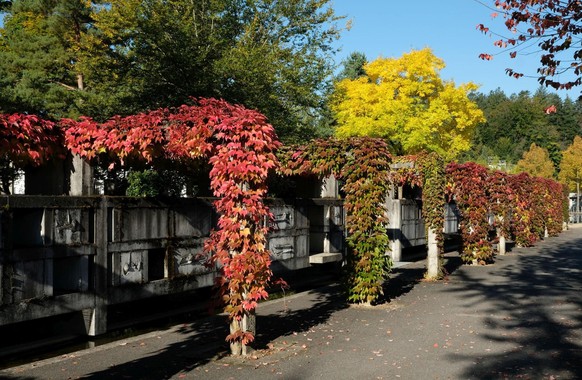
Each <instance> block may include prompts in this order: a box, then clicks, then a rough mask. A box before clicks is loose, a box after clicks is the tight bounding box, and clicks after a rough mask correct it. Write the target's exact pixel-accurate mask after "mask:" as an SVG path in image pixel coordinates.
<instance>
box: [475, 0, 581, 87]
mask: <svg viewBox="0 0 582 380" xmlns="http://www.w3.org/2000/svg"><path fill="white" fill-rule="evenodd" d="M493 4H494V6H495V8H496V9H495V12H494V13H493V14H492V16H493V17H499V14H501V17H503V19H504V24H505V27H506V28H507V30H508V31H509V32H510V33H511V34H510V35H509V36H505V35H501V34H498V33H500V32H496V31H491V29H490V28H489V27H487V26H486V25H484V24H479V25H478V26H477V28H478V29H479V30H481V31H482V32H483V33H485V34H488V35H491V34H494V35H496V36H497V37H499V38H498V39H496V40H495V42H494V45H495V46H496V47H498V48H500V49H502V50H501V52H503V53H508V54H509V56H510V57H511V58H516V57H518V56H525V55H531V54H539V57H540V66H539V68H538V69H537V77H538V81H539V83H540V84H542V85H545V86H550V87H553V88H556V89H570V88H572V87H573V86H578V85H580V84H582V78H581V77H580V74H581V73H582V47H580V44H579V37H578V36H579V35H580V34H581V33H582V22H581V21H580V20H581V19H580V14H582V3H581V2H580V1H578V0H564V1H554V0H535V1H532V0H508V1H502V0H495V1H494V2H493ZM538 48H539V50H538ZM480 57H481V58H482V59H485V60H491V59H493V54H488V53H482V54H480ZM506 72H507V74H508V75H510V76H513V77H515V78H519V77H521V76H523V75H524V73H523V72H521V71H519V70H516V69H512V68H508V69H506Z"/></svg>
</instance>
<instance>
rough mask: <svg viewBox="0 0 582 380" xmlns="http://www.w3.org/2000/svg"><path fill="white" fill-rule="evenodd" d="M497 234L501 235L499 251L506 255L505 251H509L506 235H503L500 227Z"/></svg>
mask: <svg viewBox="0 0 582 380" xmlns="http://www.w3.org/2000/svg"><path fill="white" fill-rule="evenodd" d="M497 236H498V237H499V247H498V249H497V250H498V251H499V254H500V255H505V253H506V252H507V250H506V242H505V236H503V234H502V233H501V230H500V229H499V228H498V229H497Z"/></svg>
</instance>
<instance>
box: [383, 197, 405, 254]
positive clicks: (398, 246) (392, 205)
mask: <svg viewBox="0 0 582 380" xmlns="http://www.w3.org/2000/svg"><path fill="white" fill-rule="evenodd" d="M387 203H388V204H387V205H386V206H387V207H386V210H387V212H388V221H389V226H390V236H391V241H390V250H391V253H390V254H391V256H392V261H393V262H397V261H402V206H401V204H400V200H399V199H388V200H387Z"/></svg>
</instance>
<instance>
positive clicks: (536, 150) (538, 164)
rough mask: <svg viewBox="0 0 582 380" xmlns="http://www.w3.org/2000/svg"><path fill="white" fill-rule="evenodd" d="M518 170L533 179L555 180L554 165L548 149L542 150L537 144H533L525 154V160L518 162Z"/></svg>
mask: <svg viewBox="0 0 582 380" xmlns="http://www.w3.org/2000/svg"><path fill="white" fill-rule="evenodd" d="M516 169H517V170H518V171H522V172H526V173H528V174H530V175H531V176H533V177H544V178H553V177H554V173H555V168H554V163H553V162H552V160H551V159H550V155H549V153H548V151H547V149H544V148H540V147H539V146H537V145H536V144H531V146H530V147H529V150H528V151H527V152H525V153H524V154H523V158H522V159H521V160H519V161H518V162H517V166H516Z"/></svg>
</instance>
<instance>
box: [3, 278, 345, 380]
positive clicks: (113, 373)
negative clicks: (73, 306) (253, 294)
mask: <svg viewBox="0 0 582 380" xmlns="http://www.w3.org/2000/svg"><path fill="white" fill-rule="evenodd" d="M310 293H311V298H312V301H311V302H310V303H309V304H305V305H299V308H295V307H294V308H293V309H290V310H287V311H285V312H279V311H275V312H273V313H271V314H267V315H263V313H262V312H261V311H260V310H259V315H258V316H257V340H256V343H255V345H254V346H255V348H257V349H263V348H266V347H267V344H268V343H269V342H272V341H273V340H275V339H276V338H278V337H281V336H285V335H289V334H292V333H294V332H302V331H308V330H309V329H311V328H312V327H313V326H316V325H318V324H320V323H324V322H325V321H326V320H327V319H328V318H329V317H330V316H331V314H333V313H334V312H335V311H337V310H340V309H342V308H344V307H346V306H347V305H346V303H345V301H343V297H342V294H341V292H340V289H339V286H338V285H330V286H326V287H322V288H319V289H316V290H313V291H311V292H310ZM281 305H282V301H279V302H278V303H277V306H276V307H275V309H277V310H282V308H283V307H282V306H281ZM267 307H268V306H267ZM267 312H268V311H267ZM227 327H228V322H227V318H226V317H223V316H216V317H209V318H206V319H204V320H200V321H195V322H194V323H191V324H187V325H186V324H185V325H183V326H182V327H181V328H180V333H182V334H184V337H183V339H180V340H179V341H177V342H174V343H171V344H169V345H168V346H166V347H165V348H164V349H163V350H160V351H158V352H155V353H154V354H153V355H150V356H146V357H143V358H139V359H137V360H133V361H128V362H126V363H123V364H121V365H117V366H113V367H110V368H107V369H104V370H102V371H99V372H94V373H92V374H90V375H87V376H85V377H83V378H85V379H101V378H104V377H107V378H120V379H121V378H134V379H164V378H170V377H172V376H174V375H177V374H179V373H185V372H189V371H192V370H193V369H195V368H197V367H199V366H202V365H204V364H207V363H209V362H211V361H213V360H216V359H218V358H221V357H224V356H226V355H227V353H228V344H227V343H226V342H225V341H224V338H225V337H226V335H227V334H228V332H227ZM11 379H14V378H11Z"/></svg>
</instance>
